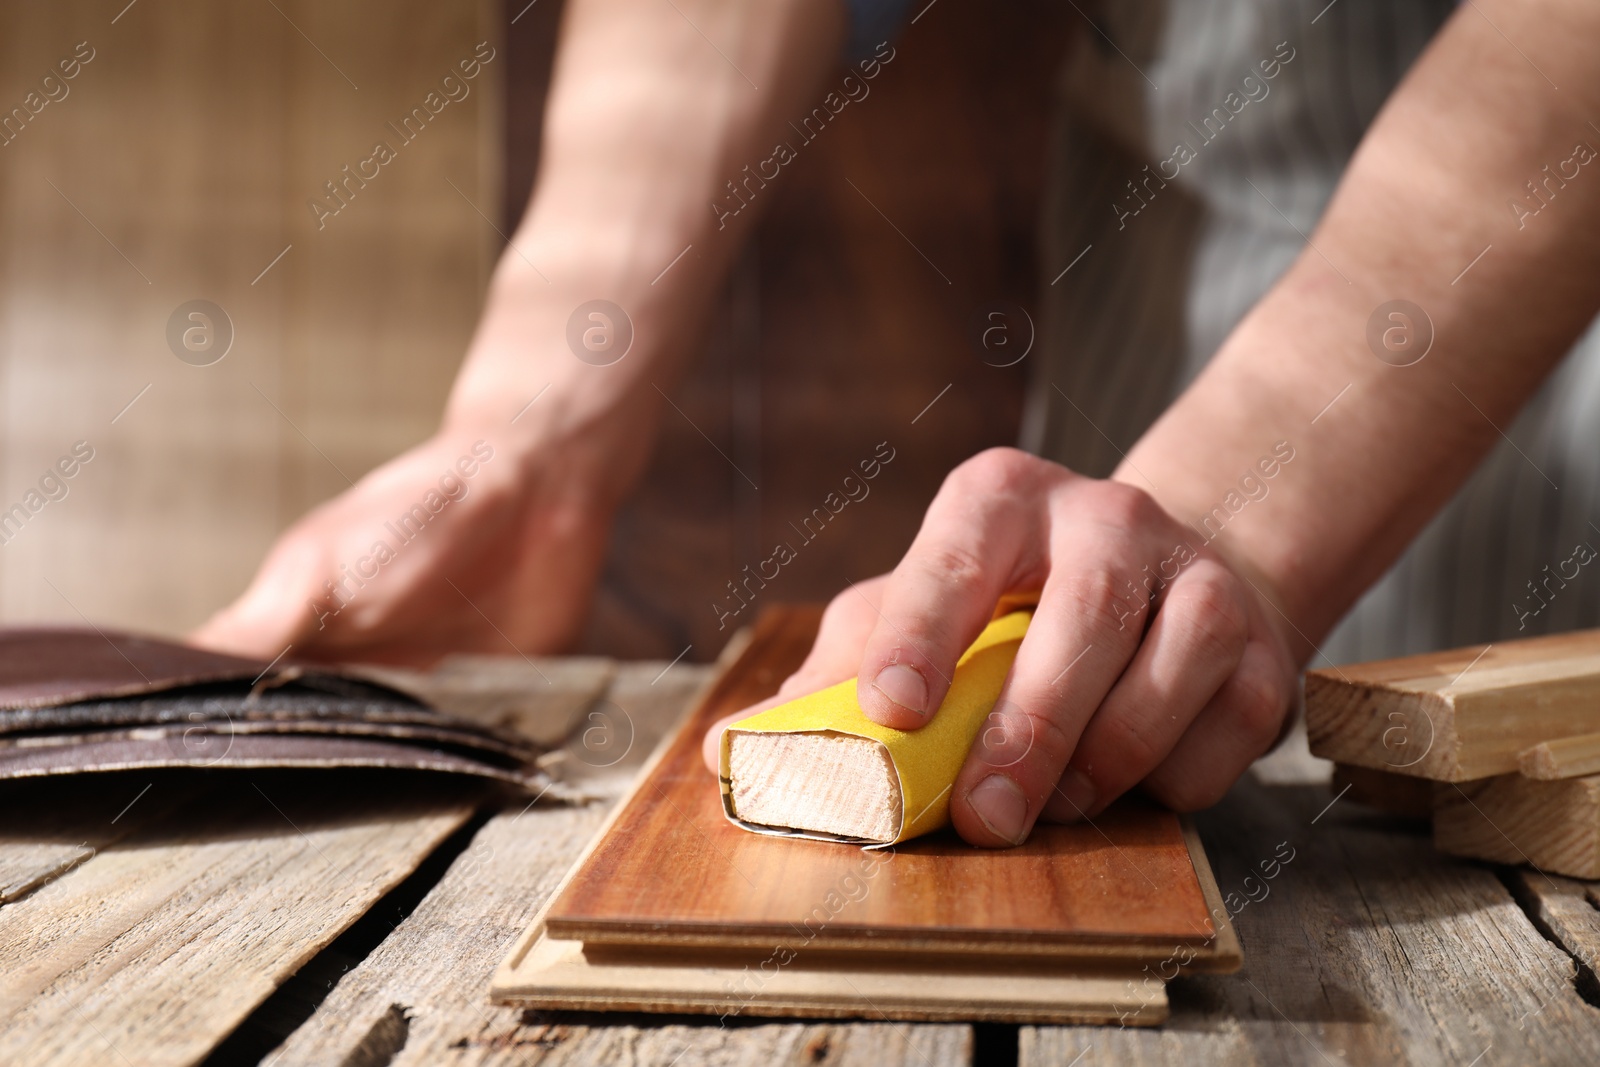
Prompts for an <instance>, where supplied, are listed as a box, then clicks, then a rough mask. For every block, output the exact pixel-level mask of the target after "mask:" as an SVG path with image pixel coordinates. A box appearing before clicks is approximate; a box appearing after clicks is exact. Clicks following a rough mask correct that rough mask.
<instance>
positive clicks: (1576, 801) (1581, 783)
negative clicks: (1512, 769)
mask: <svg viewBox="0 0 1600 1067" xmlns="http://www.w3.org/2000/svg"><path fill="white" fill-rule="evenodd" d="M1433 843H1434V844H1435V845H1436V846H1438V848H1439V849H1441V850H1442V851H1445V852H1450V853H1454V854H1455V855H1457V856H1473V857H1476V858H1478V859H1485V860H1492V861H1494V862H1495V863H1510V864H1521V863H1529V864H1532V865H1533V866H1534V867H1536V868H1538V869H1539V870H1542V871H1549V872H1551V873H1555V874H1565V875H1571V876H1572V877H1574V878H1600V775H1591V776H1590V777H1588V778H1563V779H1558V780H1556V781H1551V782H1541V781H1537V780H1535V779H1532V778H1524V777H1523V776H1522V775H1520V774H1506V775H1501V776H1499V777H1496V778H1486V779H1483V780H1481V781H1477V782H1448V783H1441V784H1437V785H1435V786H1434V795H1433Z"/></svg>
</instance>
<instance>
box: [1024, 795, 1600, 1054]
mask: <svg viewBox="0 0 1600 1067" xmlns="http://www.w3.org/2000/svg"><path fill="white" fill-rule="evenodd" d="M1332 797H1333V794H1332V793H1330V791H1329V790H1328V789H1327V788H1326V786H1323V785H1317V786H1310V785H1298V786H1296V785H1272V786H1267V785H1263V784H1261V783H1260V782H1258V781H1257V780H1256V779H1255V778H1254V776H1247V777H1246V778H1245V779H1243V780H1242V781H1241V782H1240V783H1239V784H1238V785H1236V786H1235V787H1234V789H1233V790H1232V792H1230V793H1229V795H1228V796H1227V798H1226V799H1225V800H1224V801H1223V802H1222V803H1221V804H1220V805H1219V806H1218V807H1216V808H1215V809H1212V810H1211V811H1209V812H1206V813H1204V814H1202V815H1201V816H1199V817H1198V819H1197V821H1198V823H1199V826H1200V832H1201V835H1202V836H1203V837H1204V838H1205V841H1206V846H1207V851H1208V854H1209V855H1210V856H1211V858H1212V862H1213V864H1214V866H1215V869H1216V872H1217V877H1218V880H1219V882H1220V884H1221V886H1222V889H1223V892H1224V895H1225V898H1226V899H1229V900H1230V907H1231V906H1233V905H1237V904H1239V903H1240V902H1245V903H1243V905H1242V907H1240V908H1239V910H1238V913H1237V915H1236V918H1235V923H1236V925H1237V928H1238V931H1239V935H1240V938H1241V939H1242V940H1243V942H1244V945H1245V950H1246V954H1245V961H1246V962H1245V967H1244V969H1243V970H1242V971H1241V972H1239V973H1238V974H1236V975H1230V976H1226V977H1224V976H1214V975H1198V976H1193V977H1185V978H1181V979H1179V980H1177V981H1175V982H1172V983H1170V984H1169V986H1168V992H1169V996H1170V998H1171V1015H1170V1017H1169V1018H1168V1021H1167V1023H1166V1025H1165V1026H1163V1027H1162V1028H1161V1029H1160V1030H1135V1029H1132V1028H1127V1029H1123V1028H1115V1027H1100V1028H1090V1027H1059V1028H1056V1027H1051V1028H1025V1029H1024V1030H1023V1031H1022V1034H1021V1040H1020V1053H1021V1055H1020V1063H1021V1064H1023V1065H1024V1067H1045V1065H1052V1067H1061V1065H1064V1064H1070V1063H1073V1062H1074V1058H1075V1057H1079V1056H1081V1057H1082V1058H1081V1059H1080V1060H1078V1061H1077V1062H1078V1063H1079V1064H1080V1065H1081V1067H1088V1065H1091V1064H1104V1063H1116V1064H1133V1065H1139V1067H1154V1065H1163V1067H1240V1065H1243V1067H1251V1065H1260V1067H1277V1065H1280V1064H1296V1065H1316V1067H1328V1065H1329V1064H1368V1063H1373V1064H1377V1063H1384V1064H1387V1063H1406V1064H1411V1065H1414V1067H1434V1065H1438V1067H1446V1065H1453V1067H1461V1065H1465V1064H1471V1063H1473V1062H1474V1061H1476V1062H1477V1063H1478V1064H1479V1067H1482V1065H1483V1064H1488V1063H1515V1064H1528V1065H1536V1067H1546V1065H1557V1064H1561V1065H1576V1064H1586V1063H1592V1062H1593V1059H1594V1050H1595V1048H1597V1047H1600V1011H1597V1010H1596V1009H1595V1008H1594V1007H1592V1006H1591V1005H1589V1004H1588V1003H1586V1002H1585V1001H1584V1000H1583V999H1582V998H1581V997H1580V995H1579V993H1578V992H1577V990H1576V989H1574V987H1573V978H1574V966H1573V961H1572V959H1571V957H1569V956H1568V955H1567V953H1565V952H1564V951H1562V950H1561V949H1560V948H1558V947H1557V946H1556V945H1553V944H1551V943H1550V941H1548V940H1546V939H1545V937H1543V936H1542V935H1541V934H1540V932H1539V930H1538V929H1537V928H1535V926H1534V925H1533V924H1532V923H1531V922H1530V921H1529V919H1528V917H1527V915H1526V914H1525V913H1524V912H1523V910H1522V909H1521V908H1520V907H1519V906H1518V905H1517V902H1516V901H1515V900H1513V898H1512V896H1511V894H1510V893H1509V892H1508V891H1507V890H1506V888H1505V886H1504V885H1502V884H1501V882H1500V880H1499V879H1498V878H1497V877H1496V876H1495V873H1494V872H1493V871H1490V870H1486V869H1484V868H1482V867H1481V866H1478V865H1476V864H1472V863H1469V862H1464V861H1461V860H1457V859H1454V858H1451V857H1448V856H1441V855H1440V854H1438V853H1437V852H1435V851H1434V850H1433V848H1432V847H1431V845H1430V844H1429V842H1428V840H1427V838H1426V836H1425V835H1423V834H1421V833H1418V832H1415V831H1412V830H1408V829H1406V828H1405V826H1404V824H1400V825H1397V824H1395V823H1394V821H1393V820H1389V819H1380V818H1375V817H1374V816H1373V815H1372V814H1371V813H1370V812H1366V811H1363V810H1362V809H1361V808H1360V807H1357V806H1354V805H1346V804H1345V803H1344V802H1343V801H1339V802H1337V803H1335V804H1334V805H1333V806H1332V807H1331V808H1330V807H1328V804H1329V801H1330V800H1332ZM1280 842H1288V844H1289V845H1290V847H1292V848H1294V849H1295V855H1294V858H1293V859H1292V860H1291V861H1290V862H1288V863H1283V864H1281V865H1280V867H1279V869H1278V873H1277V875H1276V877H1273V878H1267V877H1265V872H1264V870H1263V868H1262V862H1263V861H1264V860H1268V859H1270V858H1272V857H1273V855H1274V850H1275V849H1276V847H1277V846H1278V844H1279V843H1280ZM1533 877H1534V878H1535V879H1537V876H1536V875H1535V876H1533ZM1247 879H1248V881H1247Z"/></svg>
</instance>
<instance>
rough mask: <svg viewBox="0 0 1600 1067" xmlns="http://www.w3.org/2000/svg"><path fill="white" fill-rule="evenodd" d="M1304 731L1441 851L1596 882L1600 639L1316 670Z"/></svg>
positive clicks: (1373, 799)
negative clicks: (1425, 831) (1422, 828)
mask: <svg viewBox="0 0 1600 1067" xmlns="http://www.w3.org/2000/svg"><path fill="white" fill-rule="evenodd" d="M1306 729H1307V732H1308V734H1309V735H1310V740H1311V751H1312V753H1313V754H1315V755H1318V756H1323V757H1325V758H1327V759H1331V760H1333V761H1334V762H1335V763H1336V764H1337V768H1336V771H1335V789H1336V790H1346V789H1347V788H1348V794H1349V798H1350V799H1355V800H1359V801H1363V802H1365V803H1368V804H1372V805H1374V806H1376V807H1380V808H1383V809H1385V810H1388V811H1391V812H1394V813H1397V814H1401V815H1408V816H1415V817H1423V818H1428V817H1431V818H1432V820H1433V839H1434V843H1435V844H1436V845H1437V846H1438V847H1439V849H1440V850H1442V851H1445V852H1450V853H1453V854H1455V855H1459V856H1471V857H1476V858H1479V859H1485V860H1492V861H1494V862H1496V863H1517V864H1522V863H1526V864H1530V865H1532V866H1533V867H1536V868H1538V869H1540V870H1545V871H1551V872H1555V873H1560V874H1566V875H1570V876H1572V877H1575V878H1600V630H1586V631H1581V632H1578V633H1570V634H1557V635H1554V636H1550V637H1537V638H1528V639H1525V640H1519V641H1506V642H1501V643H1497V644H1493V645H1487V646H1482V645H1480V646H1475V647H1472V648H1463V649H1455V650H1453V651H1449V652H1436V653H1429V654H1427V655H1422V656H1408V657H1405V658H1403V659H1392V660H1381V661H1377V662H1373V663H1363V664H1358V665H1355V666H1350V667H1334V668H1330V669H1327V670H1317V671H1311V672H1308V673H1307V674H1306Z"/></svg>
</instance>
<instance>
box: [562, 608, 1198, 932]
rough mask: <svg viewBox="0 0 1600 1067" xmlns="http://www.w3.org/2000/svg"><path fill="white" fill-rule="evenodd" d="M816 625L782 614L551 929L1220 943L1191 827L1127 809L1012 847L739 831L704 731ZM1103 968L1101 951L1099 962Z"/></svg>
mask: <svg viewBox="0 0 1600 1067" xmlns="http://www.w3.org/2000/svg"><path fill="white" fill-rule="evenodd" d="M819 614H820V613H819V611H818V610H817V609H814V608H781V607H780V608H774V609H773V610H771V611H769V612H768V613H766V614H765V615H764V616H763V617H762V619H761V621H760V623H759V624H758V626H757V628H756V632H755V635H754V637H753V639H752V640H751V643H750V645H749V647H748V648H747V649H746V651H745V653H744V655H743V656H741V657H740V659H739V660H738V662H736V663H735V664H734V665H733V666H732V667H731V668H730V669H729V670H728V672H727V673H726V674H725V675H724V676H723V677H722V679H721V680H720V681H719V683H718V684H717V685H716V686H715V687H714V688H713V689H712V691H711V692H710V693H709V694H708V696H707V698H706V700H705V701H704V702H703V703H702V704H701V705H700V707H699V708H698V709H697V710H696V711H695V712H694V713H693V715H692V718H691V721H690V723H689V725H688V727H687V728H686V729H684V730H683V731H681V732H680V733H679V734H678V735H677V736H676V738H675V739H674V740H673V741H672V742H671V743H670V747H669V748H668V749H667V750H666V751H665V752H664V753H663V754H662V756H661V759H660V760H659V762H657V763H656V764H655V766H654V768H653V769H652V770H651V771H650V772H649V773H648V774H647V776H646V778H645V780H644V781H643V783H642V784H641V785H640V786H639V788H638V789H637V790H636V791H635V792H634V793H633V795H632V796H631V797H630V798H629V799H628V800H627V801H626V805H625V807H624V808H623V810H622V811H621V812H620V813H619V815H618V817H617V820H616V822H615V823H614V824H613V825H612V827H611V829H610V831H609V832H608V833H607V834H606V836H605V837H604V839H603V840H602V841H601V842H599V844H598V845H597V846H596V848H595V850H594V851H593V852H592V853H591V854H590V855H589V857H588V858H587V859H586V860H585V861H584V863H583V864H582V865H581V866H580V867H579V869H578V870H577V871H576V872H575V873H574V875H573V877H572V879H571V881H570V882H569V883H568V885H567V886H566V888H565V889H564V891H563V892H562V894H561V896H560V897H559V898H558V899H557V900H556V901H555V903H554V904H553V905H552V907H551V909H550V912H549V913H548V915H547V916H546V923H547V925H548V929H549V931H550V932H551V933H552V934H553V935H555V936H557V937H563V938H574V939H580V940H583V941H584V942H585V943H586V944H588V945H603V944H606V943H634V944H637V943H639V942H641V941H645V942H648V941H652V940H654V941H657V942H659V943H662V944H664V945H665V944H670V945H676V946H686V945H695V944H701V945H706V946H726V945H731V944H735V943H743V944H746V945H750V944H756V943H760V941H761V939H762V938H765V939H767V941H766V943H767V944H777V943H779V942H783V943H799V944H805V945H807V946H809V947H810V948H814V949H822V948H839V949H854V948H861V947H870V946H871V945H873V944H881V945H883V946H884V947H885V948H888V947H890V946H891V945H892V946H893V947H894V948H895V949H896V950H912V951H914V950H915V949H916V947H917V946H918V945H919V944H925V945H926V946H927V947H928V949H929V950H930V951H944V950H948V949H952V948H960V947H963V946H965V947H967V948H969V949H971V948H974V947H987V948H989V949H998V950H1004V951H1016V952H1021V953H1024V954H1026V953H1028V952H1030V951H1034V950H1038V949H1039V948H1040V946H1044V947H1045V948H1046V949H1048V948H1049V947H1050V946H1063V945H1067V946H1088V947H1091V948H1092V947H1094V946H1101V947H1109V948H1111V949H1113V950H1114V949H1115V947H1116V946H1119V945H1124V946H1125V945H1144V946H1178V945H1196V944H1202V945H1203V944H1205V943H1207V942H1208V941H1209V940H1210V939H1211V938H1212V936H1213V934H1214V928H1213V925H1212V922H1211V920H1210V918H1209V917H1208V914H1207V907H1206V903H1205V901H1204V898H1203V896H1202V892H1201V887H1200V883H1199V880H1198V878H1197V876H1196V873H1195V867H1194V863H1193V861H1192V860H1191V857H1190V853H1189V850H1188V848H1187V846H1186V844H1185V841H1184V837H1183V833H1182V828H1181V825H1180V823H1179V820H1178V817H1177V816H1176V815H1174V814H1172V813H1171V812H1167V811H1163V810H1160V809H1158V808H1155V807H1153V806H1151V805H1149V804H1147V803H1143V802H1139V801H1134V800H1129V801H1126V802H1123V803H1119V804H1118V805H1116V806H1114V807H1113V808H1112V809H1111V810H1109V811H1107V812H1106V813H1105V814H1104V815H1101V816H1099V817H1097V818H1096V819H1095V820H1094V821H1093V822H1092V823H1089V824H1081V825H1076V826H1041V827H1039V828H1038V829H1036V830H1035V832H1034V834H1033V836H1032V837H1031V838H1030V839H1029V841H1028V843H1027V844H1025V845H1023V846H1021V847H1019V848H1014V849H1006V850H982V849H975V848H972V847H970V846H968V845H966V844H964V843H963V842H961V841H960V840H959V839H958V838H956V837H955V836H954V835H953V834H950V833H948V832H946V833H942V834H936V835H932V836H930V837H927V838H922V839H919V840H917V841H913V842H910V843H908V844H905V845H901V846H898V847H896V848H894V849H892V850H889V851H886V852H867V851H863V850H862V849H860V848H857V847H855V846H850V845H840V844H831V843H826V842H818V841H808V840H799V839H793V838H782V837H771V836H765V835H761V834H755V833H751V832H749V831H747V830H742V829H740V828H738V827H736V826H733V825H732V824H731V823H729V822H728V821H727V819H726V818H725V817H724V816H723V813H722V804H721V798H720V796H719V793H718V789H717V783H716V780H715V778H714V777H713V775H712V774H711V772H710V771H708V770H707V769H706V768H705V766H704V765H703V764H702V762H701V760H700V754H699V747H700V738H701V735H702V734H703V732H704V729H705V727H706V726H707V725H709V724H710V723H711V722H713V721H714V720H715V719H717V718H718V717H719V716H723V715H726V714H729V713H730V712H733V711H737V710H738V709H740V708H742V707H744V706H746V705H748V704H750V703H752V702H754V701H756V700H760V699H762V698H764V697H766V696H768V695H770V694H771V693H772V692H774V691H775V690H776V689H777V687H778V685H779V683H780V682H781V681H782V680H783V678H784V677H785V676H786V675H787V674H788V673H789V672H791V671H792V670H793V669H794V668H795V667H797V666H798V665H799V664H800V662H801V660H802V659H803V657H804V655H805V653H806V651H807V650H808V649H809V647H810V644H811V640H812V637H813V635H814V633H815V631H816V626H817V621H818V618H819ZM1089 954H1091V955H1092V954H1094V953H1093V952H1092V951H1091V952H1090V953H1089Z"/></svg>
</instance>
